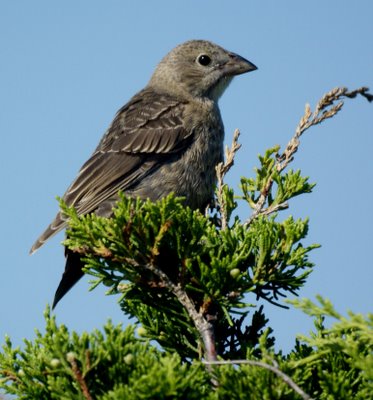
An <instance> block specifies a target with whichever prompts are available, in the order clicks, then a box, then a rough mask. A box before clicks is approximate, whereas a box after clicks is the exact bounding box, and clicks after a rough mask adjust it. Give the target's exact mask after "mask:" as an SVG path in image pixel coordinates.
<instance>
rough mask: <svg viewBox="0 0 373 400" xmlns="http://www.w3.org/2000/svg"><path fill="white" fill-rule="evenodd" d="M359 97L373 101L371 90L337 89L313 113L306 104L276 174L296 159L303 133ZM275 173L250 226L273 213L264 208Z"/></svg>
mask: <svg viewBox="0 0 373 400" xmlns="http://www.w3.org/2000/svg"><path fill="white" fill-rule="evenodd" d="M357 95H361V96H363V97H364V98H366V99H367V100H368V101H369V102H371V101H373V95H372V94H370V93H369V88H367V87H361V88H359V89H356V90H352V91H348V89H347V88H345V87H337V88H334V89H332V90H331V91H330V92H328V93H326V94H325V95H324V96H323V97H322V98H321V99H320V100H319V101H318V103H317V104H316V107H315V111H314V112H313V113H312V111H311V107H310V105H309V104H306V106H305V110H304V115H303V116H302V117H301V119H300V121H299V124H298V126H297V127H296V130H295V134H294V136H293V137H292V138H291V139H290V141H289V143H288V144H287V146H286V148H285V151H284V152H283V153H282V154H279V155H277V162H276V166H275V167H276V172H277V173H279V172H281V171H283V170H284V169H285V168H286V167H287V166H288V165H289V164H290V163H291V162H292V161H293V159H294V154H295V153H296V152H297V151H298V147H299V145H300V137H301V136H302V135H303V133H304V132H305V131H306V130H308V129H309V128H311V127H312V126H315V125H318V124H321V122H323V121H325V120H327V119H329V118H332V117H334V116H335V115H336V114H338V112H339V111H340V110H341V109H342V107H343V105H344V103H343V100H341V99H343V98H350V99H352V98H355V97H357ZM274 174H275V172H273V174H271V175H270V176H269V178H268V180H267V182H266V185H265V186H264V189H263V190H262V192H261V194H260V196H259V199H258V201H257V202H256V206H255V208H254V211H253V213H252V215H251V216H250V218H249V219H248V220H247V221H246V222H245V225H246V226H248V225H250V224H251V222H252V221H253V220H254V219H256V218H257V217H258V216H259V215H263V214H264V215H268V214H270V213H271V212H273V211H271V209H270V208H271V206H270V207H267V208H264V205H265V203H266V201H267V199H268V195H269V193H270V192H271V189H272V186H273V183H274V180H273V176H274Z"/></svg>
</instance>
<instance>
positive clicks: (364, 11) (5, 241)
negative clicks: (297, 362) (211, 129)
mask: <svg viewBox="0 0 373 400" xmlns="http://www.w3.org/2000/svg"><path fill="white" fill-rule="evenodd" d="M372 16H373V3H372V2H371V1H369V0H365V1H363V0H361V1H359V2H350V1H346V0H344V1H341V0H339V1H335V0H330V1H327V2H326V1H321V0H318V1H314V2H312V3H309V2H299V1H295V0H291V1H287V2H280V1H275V0H272V1H248V0H245V1H243V0H236V1H234V2H223V1H216V0H215V1H211V0H205V1H203V2H200V1H196V0H191V1H188V2H186V1H185V2H176V1H157V2H150V1H143V0H140V1H136V2H134V1H123V0H122V1H119V0H107V1H105V2H103V1H98V0H90V1H88V0H82V1H79V2H77V1H71V0H66V1H64V2H51V1H46V0H43V1H41V0H40V1H32V2H31V1H26V0H18V1H10V0H8V1H2V2H1V4H0V48H1V62H0V88H1V89H0V135H1V145H2V154H1V158H0V160H1V161H0V162H1V169H0V174H1V176H0V179H1V183H2V191H1V192H2V193H1V210H2V228H1V230H0V235H1V237H0V246H1V280H0V301H1V304H2V307H0V338H3V337H4V335H5V334H9V335H10V336H11V337H12V339H13V341H14V342H15V343H20V342H21V339H22V338H23V337H26V338H32V337H34V328H39V329H43V327H44V321H43V310H44V308H45V305H46V304H47V303H48V302H49V303H51V301H52V299H53V295H54V291H55V289H56V287H57V284H58V282H59V280H60V277H61V274H62V271H63V268H64V256H63V247H62V246H61V245H60V242H61V241H62V240H63V235H62V234H60V235H59V236H57V237H55V238H53V239H52V240H51V241H50V242H49V243H48V244H47V245H45V247H43V248H42V249H40V250H39V251H38V252H37V253H36V254H34V255H33V256H29V255H28V251H29V248H30V246H31V245H32V243H33V242H34V240H35V239H36V237H37V236H38V235H39V234H40V233H41V232H42V231H43V229H44V228H45V227H46V225H47V224H48V223H49V222H50V221H51V219H52V218H53V217H54V215H55V213H56V212H57V207H58V204H57V202H56V200H55V197H56V196H57V195H62V194H63V193H64V191H65V189H66V187H67V186H68V185H69V183H70V182H71V181H72V179H73V178H74V177H75V175H76V173H77V171H78V170H79V168H80V167H81V165H82V164H83V162H84V161H85V160H86V159H87V158H88V157H89V155H90V154H91V152H92V151H93V150H94V148H95V147H96V145H97V143H98V140H99V139H100V137H101V136H102V134H103V133H104V131H105V129H106V128H107V126H108V125H109V123H110V122H111V120H112V118H113V116H114V114H115V112H116V111H117V109H118V108H120V107H121V106H122V105H123V104H124V103H125V102H126V101H127V100H128V99H129V98H130V97H131V96H132V95H133V94H135V92H137V91H138V90H140V89H141V88H142V87H143V86H144V85H145V84H146V83H147V81H148V79H149V78H150V75H151V73H152V71H153V69H154V66H155V65H156V64H157V62H158V61H159V60H160V59H161V58H162V57H163V56H164V55H165V54H166V53H167V52H168V51H169V50H170V49H171V48H173V47H174V46H175V45H177V44H179V43H181V42H183V41H185V40H188V39H208V40H211V41H214V42H216V43H218V44H220V45H222V46H223V47H225V48H227V49H229V50H232V51H235V52H237V53H239V54H240V55H242V56H244V57H245V58H247V59H249V60H250V61H252V62H253V63H254V64H256V65H257V66H258V67H259V69H258V71H255V72H254V73H251V74H247V75H244V76H240V77H238V78H236V79H235V80H234V81H233V83H232V84H231V86H230V87H229V88H228V90H227V91H226V93H225V94H224V96H223V98H222V100H221V101H220V108H221V111H222V116H223V119H224V123H225V128H226V141H227V143H230V141H231V137H232V132H233V130H234V129H235V128H239V129H240V130H241V143H242V149H241V150H240V153H239V155H238V157H237V159H236V164H235V167H234V169H233V170H232V172H231V173H230V175H229V177H228V183H230V184H232V185H233V186H237V183H238V181H239V178H240V176H243V175H245V176H250V175H252V173H253V167H254V166H255V165H257V155H258V154H259V153H263V152H264V150H265V149H266V148H268V147H271V146H273V145H275V144H280V145H281V146H282V147H284V146H285V145H286V143H287V142H288V140H289V139H290V137H291V136H292V134H293V132H294V129H295V126H296V125H297V123H298V121H299V118H300V117H301V115H302V113H303V110H304V104H305V103H306V102H310V103H311V106H314V104H315V102H316V101H317V100H318V99H319V98H320V97H321V95H323V94H324V93H325V92H327V91H329V90H330V89H331V88H333V87H335V86H341V85H342V86H347V87H349V88H350V89H354V88H357V87H360V86H362V85H365V86H369V87H371V89H372V90H373V24H372ZM372 149H373V105H372V104H368V102H366V101H365V100H364V99H355V100H351V101H346V104H345V107H344V109H343V111H342V112H341V114H340V115H338V116H337V117H336V118H334V119H333V120H330V121H328V122H326V123H325V124H323V125H321V126H319V127H317V128H314V129H312V130H311V131H309V132H307V133H306V135H305V136H304V138H303V139H302V143H301V148H300V150H299V151H298V153H297V154H296V160H295V162H294V163H293V168H300V169H301V170H302V172H303V174H305V175H308V176H310V180H311V181H312V182H316V183H317V186H316V188H315V189H314V192H313V193H312V194H308V195H305V196H302V197H300V198H297V199H295V200H294V201H292V202H291V208H290V212H291V214H292V215H294V216H295V217H306V216H308V217H310V232H309V236H308V238H307V240H306V242H305V243H306V244H307V243H315V242H316V243H320V244H321V245H322V247H321V249H318V250H315V251H314V252H313V253H312V254H311V259H312V261H313V262H315V263H316V267H315V270H314V272H313V274H312V275H311V277H310V278H309V280H308V282H307V284H306V285H305V287H304V288H302V290H301V291H300V296H301V297H310V298H314V297H315V295H316V294H322V295H323V296H325V297H328V298H330V299H331V300H332V302H333V303H334V304H335V306H336V308H337V309H338V310H339V311H341V312H343V313H346V311H347V310H348V309H351V310H353V311H355V312H361V313H367V312H371V311H372V300H373V294H372V293H373V291H372V287H373V272H372V267H373V265H372V256H371V249H372V239H373V234H372V228H371V227H372V225H373V207H372V205H371V203H372V198H373V189H372V181H373V157H372ZM245 212H246V211H245V210H242V217H243V218H244V217H245V216H246V215H245ZM87 282H88V278H85V279H83V280H82V281H81V282H79V283H78V284H77V285H76V286H75V287H74V288H73V290H72V291H71V292H70V293H69V294H68V295H67V296H66V297H65V298H64V299H63V300H62V301H61V303H60V304H59V305H58V307H57V309H56V315H57V320H58V322H60V323H65V324H66V325H67V326H68V327H69V328H70V329H75V330H78V331H79V332H81V331H83V330H92V329H93V328H96V327H97V328H99V327H100V326H102V325H103V324H104V322H105V321H106V320H107V318H108V317H111V318H112V319H113V320H114V321H115V322H121V321H124V323H126V319H124V317H123V315H122V313H121V311H120V309H119V307H118V305H117V304H116V299H115V298H113V297H105V296H104V288H99V289H96V290H94V291H93V292H88V283H87ZM265 310H266V312H267V315H268V317H269V318H270V325H271V326H272V327H273V328H274V329H275V336H276V337H277V348H281V349H283V350H284V351H288V350H289V349H290V348H291V347H292V346H293V344H294V338H295V335H296V334H297V333H307V332H309V330H310V329H311V328H312V321H311V320H310V319H309V318H308V317H306V316H304V315H303V314H302V313H300V312H299V311H297V310H282V309H279V308H276V307H273V306H270V305H266V306H265ZM1 341H2V339H1Z"/></svg>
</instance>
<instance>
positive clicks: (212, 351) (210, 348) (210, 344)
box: [139, 264, 217, 361]
mask: <svg viewBox="0 0 373 400" xmlns="http://www.w3.org/2000/svg"><path fill="white" fill-rule="evenodd" d="M139 266H140V265H139ZM141 267H142V268H145V269H147V270H149V271H151V272H152V273H153V274H154V275H157V276H158V278H160V279H161V280H162V281H163V283H164V285H165V286H166V287H167V288H168V289H169V290H170V291H171V292H172V293H173V294H174V295H175V296H176V297H177V299H178V301H179V302H180V303H181V304H182V306H183V307H184V308H185V309H186V310H187V312H188V314H189V316H190V318H191V319H192V320H193V323H194V325H195V327H196V328H197V330H198V332H199V334H200V336H201V338H202V340H203V344H204V347H205V357H206V360H207V361H214V360H216V357H217V355H216V348H215V339H214V329H213V325H212V324H211V323H210V322H208V321H206V319H205V318H203V315H202V314H200V313H198V312H197V310H196V308H195V306H194V304H193V302H192V300H191V299H190V298H189V296H188V295H187V293H186V292H185V291H184V290H183V289H182V287H181V285H180V284H175V283H173V282H172V281H171V279H170V278H169V277H168V276H167V274H165V273H164V272H163V271H161V270H160V269H159V268H157V267H155V266H154V265H151V264H146V265H141Z"/></svg>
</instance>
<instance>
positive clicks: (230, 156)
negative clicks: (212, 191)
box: [215, 129, 241, 229]
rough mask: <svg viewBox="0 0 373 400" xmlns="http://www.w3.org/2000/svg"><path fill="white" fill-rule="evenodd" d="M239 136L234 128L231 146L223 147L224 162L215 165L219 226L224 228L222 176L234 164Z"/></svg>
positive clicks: (225, 205)
mask: <svg viewBox="0 0 373 400" xmlns="http://www.w3.org/2000/svg"><path fill="white" fill-rule="evenodd" d="M239 136H240V131H239V130H238V129H236V130H235V131H234V132H233V139H232V145H231V147H228V146H226V147H225V160H224V162H220V163H219V164H218V165H217V166H216V167H215V170H216V176H217V179H218V183H217V190H216V197H217V201H218V204H219V207H220V218H221V228H222V229H225V228H226V227H227V226H228V212H227V204H226V202H225V198H224V195H223V188H224V185H225V183H224V177H225V175H226V174H227V172H228V171H229V170H230V169H231V168H232V166H233V164H234V157H235V155H236V153H237V151H238V150H239V149H240V147H241V144H240V143H238V138H239Z"/></svg>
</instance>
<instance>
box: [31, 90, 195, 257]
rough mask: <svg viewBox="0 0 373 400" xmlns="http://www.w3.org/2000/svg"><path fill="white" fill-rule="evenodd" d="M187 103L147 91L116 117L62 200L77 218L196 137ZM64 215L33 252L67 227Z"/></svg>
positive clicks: (137, 96) (57, 220) (127, 187)
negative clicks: (187, 121) (188, 123)
mask: <svg viewBox="0 0 373 400" xmlns="http://www.w3.org/2000/svg"><path fill="white" fill-rule="evenodd" d="M186 105H187V103H186V102H185V101H184V102H182V101H179V100H178V99H175V98H173V97H171V96H169V95H166V94H159V93H155V92H154V91H153V90H151V89H144V90H143V91H141V92H140V93H139V94H137V95H136V96H134V97H133V98H132V99H131V100H130V101H129V103H127V104H126V105H125V106H124V107H122V108H121V109H120V110H119V112H118V113H117V115H116V117H115V118H114V121H113V122H112V124H111V126H110V127H109V129H108V130H107V132H106V134H105V135H104V137H103V138H102V139H101V141H100V143H99V145H98V147H97V148H96V150H95V152H94V153H93V154H92V156H91V157H90V159H89V160H88V161H87V162H86V163H85V164H84V165H83V167H82V168H81V170H80V171H79V174H78V176H77V178H76V179H75V180H74V182H73V183H72V184H71V185H70V187H69V188H68V189H67V191H66V193H65V195H64V196H63V199H64V201H65V202H66V203H67V205H69V206H74V207H76V209H77V212H78V213H79V214H86V213H90V212H93V211H95V210H96V209H97V208H98V207H99V206H100V205H101V204H102V203H103V202H105V201H106V200H108V199H110V198H112V197H114V196H116V194H117V193H118V191H119V190H123V191H125V190H128V189H130V188H131V187H132V186H135V185H136V184H137V183H138V182H139V181H140V180H141V179H143V178H144V177H145V176H147V175H148V174H149V173H151V172H152V171H153V170H154V169H155V168H157V167H158V166H159V165H160V163H163V162H165V161H167V158H168V157H171V156H172V155H173V154H174V153H176V152H179V151H182V150H183V149H185V148H186V147H187V146H188V145H189V144H190V141H191V139H192V136H193V132H192V130H191V129H186V127H185V123H184V121H185V118H184V111H185V107H186ZM66 223H67V222H66V220H65V218H64V217H63V215H61V214H60V213H58V214H57V216H56V218H55V219H54V221H53V222H52V223H51V224H50V225H49V227H48V228H47V229H46V231H45V232H44V233H43V234H42V235H41V236H40V237H39V239H38V240H37V241H36V242H35V244H34V245H33V247H32V248H31V252H33V251H35V250H36V249H38V248H39V247H40V246H41V245H42V244H43V243H44V242H45V241H46V240H48V239H49V238H50V237H51V236H53V235H54V234H56V233H57V232H59V231H60V230H61V229H63V228H65V227H66Z"/></svg>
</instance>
